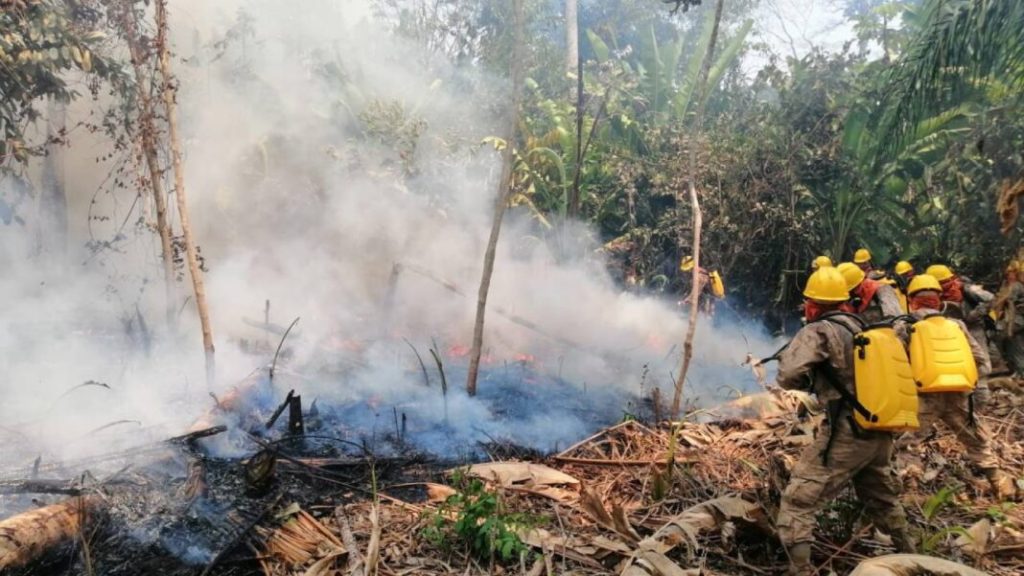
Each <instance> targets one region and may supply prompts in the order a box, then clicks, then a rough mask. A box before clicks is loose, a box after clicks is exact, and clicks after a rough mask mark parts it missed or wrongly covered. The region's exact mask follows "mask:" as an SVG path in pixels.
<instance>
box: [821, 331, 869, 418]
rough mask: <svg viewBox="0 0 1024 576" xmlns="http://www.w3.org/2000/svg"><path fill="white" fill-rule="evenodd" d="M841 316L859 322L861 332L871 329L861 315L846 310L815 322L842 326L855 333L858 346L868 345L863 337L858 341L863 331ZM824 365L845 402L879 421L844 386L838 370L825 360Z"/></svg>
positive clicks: (832, 383) (828, 377) (828, 376)
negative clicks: (842, 319) (842, 320)
mask: <svg viewBox="0 0 1024 576" xmlns="http://www.w3.org/2000/svg"><path fill="white" fill-rule="evenodd" d="M840 317H846V318H851V319H853V320H854V321H855V322H856V323H857V325H858V326H860V328H861V332H862V331H864V330H865V329H870V326H867V327H865V325H864V321H863V320H861V318H860V317H859V316H856V315H854V314H849V313H846V312H830V313H828V314H825V315H824V316H822V317H821V318H819V319H817V320H815V322H828V323H830V324H832V325H833V326H842V327H843V328H845V329H846V330H847V331H848V332H849V333H850V334H851V335H853V337H854V340H853V343H854V346H855V347H856V346H864V345H866V343H867V341H866V340H863V339H861V342H860V343H858V336H860V333H861V332H857V331H854V329H853V328H851V327H850V325H849V324H847V323H845V322H840V321H839V318H840ZM823 366H824V368H825V371H826V372H828V374H827V377H826V378H825V379H826V380H828V382H829V384H830V385H831V386H832V388H834V389H835V390H836V392H838V393H839V396H840V397H841V398H842V399H843V402H845V403H846V405H847V406H849V407H850V408H851V409H853V410H855V411H857V413H859V414H860V415H861V416H863V417H864V419H865V420H870V421H872V422H877V421H878V416H877V415H875V414H872V413H871V411H870V410H868V409H867V408H865V407H864V405H863V404H861V403H860V401H859V400H857V397H856V396H854V395H853V393H852V392H850V391H849V390H847V389H846V387H845V386H843V385H842V384H840V383H839V375H838V374H836V371H835V369H834V368H833V367H832V365H831V364H829V363H828V362H824V363H823Z"/></svg>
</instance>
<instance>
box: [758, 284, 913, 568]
mask: <svg viewBox="0 0 1024 576" xmlns="http://www.w3.org/2000/svg"><path fill="white" fill-rule="evenodd" d="M804 296H805V298H806V300H805V305H804V306H805V310H804V312H805V316H806V318H807V321H808V324H807V325H806V326H804V327H803V328H802V329H801V330H800V331H799V332H798V333H797V334H796V336H795V337H794V338H793V341H792V342H791V343H790V345H789V346H788V347H787V348H786V349H785V350H784V351H782V352H781V354H780V356H779V371H778V376H777V377H776V384H777V385H778V386H779V387H781V388H784V389H787V390H790V389H808V388H809V389H810V390H811V391H812V392H814V393H815V394H816V395H817V396H818V398H819V400H820V401H821V402H822V403H823V404H825V403H827V404H828V405H829V416H830V417H829V419H828V420H827V421H824V422H823V423H822V424H821V426H820V427H819V429H818V431H817V434H816V437H815V441H814V442H813V443H812V444H811V445H810V446H809V447H808V448H807V449H806V450H805V451H804V453H803V454H802V455H801V458H800V461H799V462H798V463H797V464H796V466H795V467H794V469H793V473H792V477H791V479H790V482H789V485H788V486H787V487H786V490H785V492H784V493H783V495H782V503H781V506H780V509H779V516H778V520H777V526H778V532H779V538H780V540H781V541H782V543H783V545H785V547H786V549H787V552H788V554H789V557H790V563H791V566H790V574H794V575H804V574H813V573H814V568H813V566H812V565H811V542H812V540H813V531H814V526H815V516H816V515H817V513H818V512H819V511H820V510H821V509H822V508H824V507H825V505H826V504H827V503H828V502H830V501H831V500H833V499H835V498H836V497H837V496H838V495H839V494H840V493H841V492H842V491H843V489H844V488H846V486H847V485H848V484H850V483H851V482H852V483H853V486H854V489H855V490H856V493H857V497H858V498H859V499H860V500H861V502H863V504H864V510H865V513H866V514H867V515H868V516H869V517H870V518H871V520H872V521H873V522H874V524H875V526H876V527H877V528H879V529H880V530H883V531H885V532H887V533H889V534H890V535H891V536H892V538H893V542H894V544H895V546H896V547H897V548H898V549H899V550H900V551H902V552H912V551H913V550H914V544H913V541H912V540H911V538H910V535H909V533H908V531H907V520H906V515H905V513H904V511H903V507H902V505H901V504H900V485H899V483H898V481H897V480H896V478H895V476H894V475H893V474H892V471H891V469H890V462H891V461H892V455H893V436H894V435H893V433H891V432H876V431H866V430H859V429H856V424H855V423H854V422H853V419H852V417H851V413H850V409H849V407H848V406H846V405H844V404H843V403H842V394H841V393H840V392H839V389H838V388H839V387H843V389H844V390H845V391H846V392H847V393H848V394H852V393H853V387H854V372H853V371H854V344H853V338H854V337H853V335H854V333H857V332H859V331H860V330H861V325H860V324H859V322H858V321H857V320H856V319H855V318H852V317H850V316H848V315H846V314H843V313H841V311H840V307H841V306H843V305H845V304H846V302H847V300H848V299H849V292H848V288H847V281H846V279H844V277H843V275H842V274H841V273H840V272H839V270H838V269H836V268H829V267H823V268H820V269H819V270H818V271H816V272H815V273H814V274H812V275H811V277H810V278H809V279H808V281H807V286H806V288H805V290H804ZM822 319H825V320H828V321H816V320H822ZM840 324H843V325H842V326H840Z"/></svg>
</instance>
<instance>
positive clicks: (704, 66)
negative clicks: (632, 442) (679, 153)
mask: <svg viewBox="0 0 1024 576" xmlns="http://www.w3.org/2000/svg"><path fill="white" fill-rule="evenodd" d="M724 3H725V0H718V2H717V3H716V4H715V23H714V25H713V26H712V28H711V38H710V40H709V41H708V49H707V52H705V53H704V61H703V62H702V63H701V67H700V76H699V77H698V79H697V87H698V90H697V97H698V100H697V110H696V116H695V117H694V120H693V134H692V137H691V138H690V150H689V162H688V164H689V166H688V172H689V174H688V180H689V182H688V185H687V188H689V192H690V207H691V210H692V212H693V281H692V285H691V286H690V319H689V324H688V325H687V328H686V340H684V341H683V365H682V367H680V369H679V375H678V376H677V377H676V390H675V394H674V395H673V397H672V419H673V420H676V419H678V418H679V404H680V403H681V402H682V399H683V386H684V385H685V383H686V373H687V372H688V371H689V370H690V361H691V360H692V359H693V337H694V335H695V334H696V333H697V316H698V314H699V306H700V292H701V289H702V287H703V283H702V282H701V280H700V233H701V226H702V225H703V223H704V220H703V215H702V214H701V210H700V199H699V198H698V196H697V184H696V179H697V140H698V138H699V137H700V131H701V128H702V126H703V123H704V104H705V103H706V102H707V97H708V95H707V91H708V74H709V72H710V71H711V62H712V61H713V60H714V55H715V43H716V42H717V41H718V25H719V23H720V22H721V21H722V6H723V4H724ZM681 224H682V223H681Z"/></svg>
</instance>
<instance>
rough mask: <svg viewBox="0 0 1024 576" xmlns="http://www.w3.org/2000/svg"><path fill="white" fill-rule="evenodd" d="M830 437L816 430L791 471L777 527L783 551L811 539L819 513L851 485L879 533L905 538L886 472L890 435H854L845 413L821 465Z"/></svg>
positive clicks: (895, 488)
mask: <svg viewBox="0 0 1024 576" xmlns="http://www.w3.org/2000/svg"><path fill="white" fill-rule="evenodd" d="M829 432H830V431H829V426H828V425H827V424H822V425H821V427H819V429H818V433H817V437H816V438H815V440H814V442H813V443H812V444H811V445H810V446H808V447H807V449H806V450H804V452H803V454H802V455H801V457H800V461H799V462H798V463H797V464H796V466H795V467H794V469H793V473H792V477H791V478H790V480H789V485H788V486H786V490H785V491H784V492H783V494H782V505H781V506H780V507H779V517H778V520H777V522H776V525H777V527H778V531H779V539H780V540H781V541H782V543H783V544H784V545H785V546H786V547H787V548H789V547H791V546H793V545H794V544H799V543H801V542H810V541H811V540H813V534H814V526H815V522H816V519H815V517H816V516H817V514H818V512H820V511H821V509H822V508H824V507H825V505H826V504H828V503H829V502H830V501H832V500H834V499H835V498H836V497H837V496H838V495H839V494H840V492H842V490H843V489H844V488H845V487H846V486H847V485H848V484H849V483H851V482H852V483H853V487H854V490H855V491H856V493H857V497H858V498H859V499H860V500H861V502H862V503H863V504H864V511H865V513H866V514H867V515H868V516H869V517H870V518H871V520H872V522H874V524H875V526H876V527H877V528H879V529H880V530H882V531H884V532H887V533H889V534H890V535H893V534H904V533H905V532H906V528H907V518H906V514H905V513H904V511H903V506H902V505H901V504H900V485H899V482H898V480H897V479H896V477H895V476H893V474H892V471H891V469H890V461H891V460H892V450H893V435H892V434H888V433H881V432H861V433H859V434H855V433H854V432H853V429H852V427H851V424H850V423H849V420H848V418H847V417H846V416H845V413H844V415H842V416H840V418H839V419H838V422H837V423H836V425H835V426H834V430H833V431H832V434H833V435H834V437H833V438H832V443H831V448H830V449H829V452H828V459H827V461H825V462H823V461H822V454H823V453H824V451H825V449H826V446H828V443H829Z"/></svg>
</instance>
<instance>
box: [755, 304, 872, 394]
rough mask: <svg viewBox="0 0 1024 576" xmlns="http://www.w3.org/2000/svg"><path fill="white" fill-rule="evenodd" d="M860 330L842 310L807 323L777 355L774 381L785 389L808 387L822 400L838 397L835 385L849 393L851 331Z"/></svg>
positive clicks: (850, 380)
mask: <svg viewBox="0 0 1024 576" xmlns="http://www.w3.org/2000/svg"><path fill="white" fill-rule="evenodd" d="M839 323H842V324H843V326H846V327H845V328H844V327H843V326H840V325H838V324H839ZM860 331H861V327H860V325H859V324H858V323H857V321H856V320H854V319H853V318H850V317H849V316H847V315H844V314H834V313H833V314H826V315H825V316H824V317H823V318H822V319H818V320H817V321H815V322H811V323H810V324H807V325H806V326H804V327H803V328H801V329H800V331H799V332H797V333H796V336H794V337H793V340H792V341H791V342H790V343H789V346H788V347H786V349H785V350H783V351H782V353H781V354H780V355H779V371H778V374H777V375H776V377H775V383H776V384H777V385H778V386H779V387H780V388H784V389H786V390H809V391H811V392H813V393H814V394H815V395H817V396H818V398H819V400H821V401H822V402H827V401H830V400H837V399H839V398H840V395H839V392H837V391H836V389H835V388H834V386H835V385H840V386H843V387H844V388H846V390H848V391H850V392H851V393H853V392H854V388H853V335H854V333H857V332H860Z"/></svg>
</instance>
